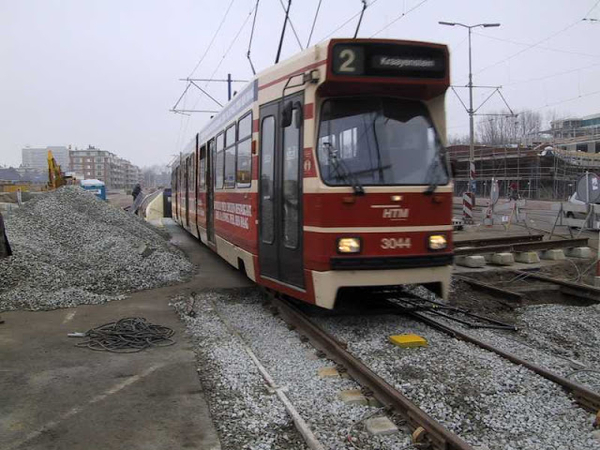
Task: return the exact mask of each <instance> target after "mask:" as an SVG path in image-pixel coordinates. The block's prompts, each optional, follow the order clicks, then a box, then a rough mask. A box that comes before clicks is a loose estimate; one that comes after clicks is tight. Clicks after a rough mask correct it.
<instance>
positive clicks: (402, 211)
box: [383, 208, 409, 219]
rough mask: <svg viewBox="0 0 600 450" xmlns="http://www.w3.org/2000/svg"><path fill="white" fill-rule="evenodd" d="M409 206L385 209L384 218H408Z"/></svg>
mask: <svg viewBox="0 0 600 450" xmlns="http://www.w3.org/2000/svg"><path fill="white" fill-rule="evenodd" d="M408 212H409V209H408V208H387V209H384V210H383V218H384V219H408Z"/></svg>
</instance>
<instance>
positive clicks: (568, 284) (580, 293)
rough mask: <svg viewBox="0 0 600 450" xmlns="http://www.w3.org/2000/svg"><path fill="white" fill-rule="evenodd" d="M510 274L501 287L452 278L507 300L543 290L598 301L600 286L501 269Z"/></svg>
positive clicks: (465, 277)
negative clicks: (509, 280) (507, 281)
mask: <svg viewBox="0 0 600 450" xmlns="http://www.w3.org/2000/svg"><path fill="white" fill-rule="evenodd" d="M504 272H506V273H509V274H511V277H512V278H511V282H510V283H505V284H509V285H510V287H508V288H507V287H501V286H499V285H498V284H491V283H489V282H483V281H481V280H478V279H475V278H472V277H470V276H467V275H454V278H455V279H457V280H460V281H463V282H465V283H467V284H469V285H470V286H472V287H473V288H475V289H477V290H481V291H486V292H489V293H491V294H494V295H497V296H499V297H502V298H504V299H507V300H511V301H515V302H517V303H521V302H522V301H523V300H524V297H525V295H527V294H536V293H539V292H543V291H556V292H559V293H560V294H563V295H566V296H570V297H575V298H577V299H580V300H582V301H584V302H594V303H599V302H600V288H597V287H594V286H588V285H585V284H581V283H575V282H572V281H567V280H559V279H556V278H551V277H548V276H545V275H540V274H537V273H535V272H533V271H524V270H510V269H503V270H502V272H501V273H504Z"/></svg>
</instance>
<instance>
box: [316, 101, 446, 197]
mask: <svg viewBox="0 0 600 450" xmlns="http://www.w3.org/2000/svg"><path fill="white" fill-rule="evenodd" d="M442 151H443V148H442V147H441V144H440V142H439V139H438V136H437V133H436V131H435V128H434V127H433V125H432V123H431V118H430V115H429V112H428V110H427V108H425V106H424V105H423V104H422V103H420V102H417V101H412V100H401V99H394V98H387V97H370V98H339V99H329V100H326V101H325V102H324V103H323V106H322V109H321V122H320V126H319V141H318V158H319V166H320V169H321V176H322V178H323V181H324V182H325V183H326V184H329V185H336V186H350V185H353V184H355V183H360V185H366V186H369V185H371V186H377V185H440V184H447V183H448V180H449V177H448V172H447V169H446V163H445V161H444V158H443V157H442Z"/></svg>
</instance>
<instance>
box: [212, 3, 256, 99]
mask: <svg viewBox="0 0 600 450" xmlns="http://www.w3.org/2000/svg"><path fill="white" fill-rule="evenodd" d="M253 12H254V8H253V9H252V10H251V11H250V13H249V14H248V15H247V16H246V19H245V20H244V23H242V26H240V28H239V29H238V31H237V33H236V34H235V36H234V38H233V39H232V40H231V43H230V44H229V46H228V47H227V50H225V53H223V56H222V57H221V60H220V61H219V64H217V67H215V70H213V72H212V74H211V75H210V77H209V78H208V80H207V81H206V84H205V85H204V87H206V86H208V83H210V82H211V81H212V80H213V79H214V78H215V74H216V73H217V71H218V70H219V69H220V68H221V65H222V64H223V61H224V60H225V58H226V57H227V55H228V54H229V52H230V51H231V49H232V48H233V46H234V45H235V43H236V42H237V40H238V38H239V37H240V34H242V31H244V28H245V27H246V25H247V24H248V21H249V20H250V17H252V13H253Z"/></svg>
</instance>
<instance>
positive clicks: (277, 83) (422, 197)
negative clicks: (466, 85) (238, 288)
mask: <svg viewBox="0 0 600 450" xmlns="http://www.w3.org/2000/svg"><path fill="white" fill-rule="evenodd" d="M449 80H450V77H449V57H448V49H447V47H446V46H445V45H440V44H432V43H425V42H415V41H400V40H382V39H332V40H328V41H325V42H322V43H319V44H317V45H315V46H313V47H311V48H309V49H306V50H304V51H303V52H301V53H299V54H297V55H295V56H293V57H292V58H290V59H288V60H286V61H283V62H280V63H279V64H276V65H274V66H272V67H270V68H268V69H267V70H265V71H263V72H261V73H259V74H257V75H256V76H255V77H254V78H253V79H252V80H251V81H250V82H249V84H248V85H246V86H245V87H244V89H243V90H241V91H240V92H239V93H238V94H237V95H236V96H234V98H233V99H232V100H231V101H230V102H229V103H228V104H227V105H225V106H224V107H223V109H222V110H221V111H220V112H219V113H218V114H216V115H215V116H214V117H213V118H212V119H211V120H210V122H209V123H208V124H207V125H206V126H205V127H204V128H202V129H201V130H199V131H198V132H197V133H196V134H195V136H194V138H193V140H192V141H191V143H190V144H189V145H188V147H187V148H186V151H185V152H184V154H183V155H182V157H181V158H180V160H179V162H178V163H177V164H176V165H175V166H174V167H173V172H172V192H173V217H174V219H175V220H176V221H177V222H178V223H179V224H181V226H182V227H184V228H185V229H186V230H188V231H189V232H190V233H191V234H193V235H194V236H196V237H197V238H198V239H200V240H201V241H202V242H203V243H204V244H205V245H207V246H208V247H209V248H210V249H212V250H213V251H215V252H216V253H218V254H219V255H220V256H221V257H222V258H224V259H225V260H226V261H228V262H229V263H230V264H231V265H232V266H234V267H236V268H238V269H240V270H242V271H244V272H245V274H246V275H247V276H248V277H249V278H250V279H251V280H253V281H254V282H256V283H257V284H259V285H262V286H264V287H266V288H268V289H271V290H274V291H277V292H280V293H282V294H285V295H289V296H291V297H293V298H296V299H298V300H301V301H304V302H308V303H312V304H315V305H317V306H320V307H323V308H328V309H332V308H334V307H335V305H336V301H338V299H339V298H341V296H342V295H343V293H344V292H347V291H349V290H350V291H352V290H353V289H355V288H367V290H368V289H370V288H381V287H390V288H392V287H398V286H402V285H406V284H421V285H424V286H425V287H427V288H429V289H430V290H432V291H434V292H436V293H437V294H439V295H441V296H443V297H446V296H447V294H448V289H449V285H450V277H451V270H452V262H453V253H452V192H453V186H452V181H451V176H450V170H449V167H450V166H449V161H448V157H447V155H446V151H445V139H446V121H445V93H446V90H447V89H448V87H449Z"/></svg>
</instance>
